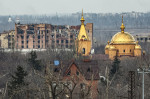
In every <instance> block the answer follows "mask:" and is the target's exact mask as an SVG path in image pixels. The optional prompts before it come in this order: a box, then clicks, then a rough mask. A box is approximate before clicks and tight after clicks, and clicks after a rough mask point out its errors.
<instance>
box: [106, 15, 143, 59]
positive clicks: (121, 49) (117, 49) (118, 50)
mask: <svg viewBox="0 0 150 99" xmlns="http://www.w3.org/2000/svg"><path fill="white" fill-rule="evenodd" d="M120 29H121V32H118V33H116V34H115V35H114V36H113V37H112V39H111V42H109V41H108V44H107V45H106V47H105V54H107V55H109V58H110V59H113V58H114V57H115V56H117V57H123V56H130V57H133V56H141V46H140V45H139V44H138V42H136V41H135V39H134V37H133V36H132V35H131V34H130V33H128V32H124V29H125V26H124V24H123V16H122V25H121V27H120Z"/></svg>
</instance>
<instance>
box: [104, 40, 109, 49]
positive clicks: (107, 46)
mask: <svg viewBox="0 0 150 99" xmlns="http://www.w3.org/2000/svg"><path fill="white" fill-rule="evenodd" d="M109 43H110V42H109V41H108V42H107V45H106V46H105V49H109V46H110V45H109Z"/></svg>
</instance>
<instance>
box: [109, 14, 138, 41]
mask: <svg viewBox="0 0 150 99" xmlns="http://www.w3.org/2000/svg"><path fill="white" fill-rule="evenodd" d="M120 29H121V32H119V33H117V34H115V35H114V36H113V37H112V39H111V44H136V43H135V39H134V37H133V36H132V35H131V34H129V33H128V32H124V29H125V26H124V24H123V16H122V25H121V27H120Z"/></svg>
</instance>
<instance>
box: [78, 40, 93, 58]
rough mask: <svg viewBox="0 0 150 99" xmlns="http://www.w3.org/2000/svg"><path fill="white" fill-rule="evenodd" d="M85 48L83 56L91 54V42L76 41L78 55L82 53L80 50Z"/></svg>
mask: <svg viewBox="0 0 150 99" xmlns="http://www.w3.org/2000/svg"><path fill="white" fill-rule="evenodd" d="M83 48H85V54H84V55H85V56H87V55H89V54H90V52H91V41H78V53H82V49H83Z"/></svg>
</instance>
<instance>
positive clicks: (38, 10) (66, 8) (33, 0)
mask: <svg viewBox="0 0 150 99" xmlns="http://www.w3.org/2000/svg"><path fill="white" fill-rule="evenodd" d="M82 8H83V9H84V12H85V13H87V12H93V13H108V12H113V13H116V12H117V13H118V12H131V11H136V12H149V11H150V0H0V15H20V14H21V15H22V14H36V15H37V14H56V12H57V13H58V14H59V13H65V14H68V13H76V12H79V11H81V10H82Z"/></svg>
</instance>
